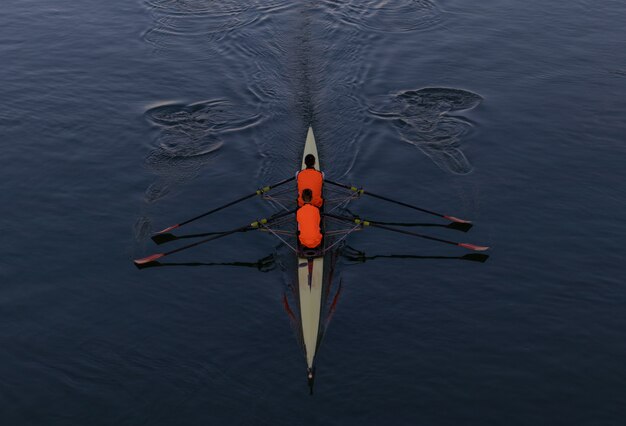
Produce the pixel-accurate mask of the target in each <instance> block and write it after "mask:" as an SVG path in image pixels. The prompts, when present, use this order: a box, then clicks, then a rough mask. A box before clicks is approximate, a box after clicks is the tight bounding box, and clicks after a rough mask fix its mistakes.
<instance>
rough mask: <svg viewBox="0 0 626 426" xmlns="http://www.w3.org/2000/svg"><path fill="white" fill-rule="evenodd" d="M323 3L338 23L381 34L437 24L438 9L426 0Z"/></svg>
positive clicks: (439, 11)
mask: <svg viewBox="0 0 626 426" xmlns="http://www.w3.org/2000/svg"><path fill="white" fill-rule="evenodd" d="M323 4H324V5H325V6H326V8H328V9H329V10H331V11H332V13H333V15H334V16H335V17H336V18H337V19H339V20H340V21H341V22H342V23H344V24H348V25H353V26H356V27H358V28H359V29H362V30H370V31H379V32H385V33H402V32H409V31H422V30H426V29H429V28H431V27H433V26H436V25H438V24H439V23H440V22H441V20H442V18H441V15H442V12H441V10H440V9H439V7H438V6H437V4H436V3H434V2H432V1H430V0H400V1H391V0H367V1H360V0H353V1H348V2H345V1H337V0H326V1H324V2H323Z"/></svg>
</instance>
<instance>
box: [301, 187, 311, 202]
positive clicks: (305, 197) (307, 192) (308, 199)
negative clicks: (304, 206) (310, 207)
mask: <svg viewBox="0 0 626 426" xmlns="http://www.w3.org/2000/svg"><path fill="white" fill-rule="evenodd" d="M312 199H313V191H311V190H310V189H308V188H307V189H305V190H303V191H302V201H304V202H305V203H310V202H311V200H312Z"/></svg>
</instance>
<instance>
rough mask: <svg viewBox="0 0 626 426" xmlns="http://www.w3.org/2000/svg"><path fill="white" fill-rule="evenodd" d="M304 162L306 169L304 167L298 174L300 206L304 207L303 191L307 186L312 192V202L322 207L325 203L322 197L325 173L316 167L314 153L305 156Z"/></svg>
mask: <svg viewBox="0 0 626 426" xmlns="http://www.w3.org/2000/svg"><path fill="white" fill-rule="evenodd" d="M304 164H305V165H306V169H302V170H300V171H299V172H298V173H297V174H296V178H297V179H298V206H300V207H302V206H303V205H304V200H303V199H302V193H303V191H304V189H305V188H308V189H310V190H311V192H312V197H311V204H313V205H314V206H315V207H318V208H319V207H322V204H323V203H324V199H323V198H322V185H323V184H324V174H323V173H322V172H320V171H319V170H316V169H315V156H314V155H313V154H308V155H307V156H306V157H304Z"/></svg>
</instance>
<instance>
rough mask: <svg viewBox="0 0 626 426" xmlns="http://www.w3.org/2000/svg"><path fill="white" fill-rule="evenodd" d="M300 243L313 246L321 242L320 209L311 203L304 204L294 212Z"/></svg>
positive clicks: (309, 246)
mask: <svg viewBox="0 0 626 426" xmlns="http://www.w3.org/2000/svg"><path fill="white" fill-rule="evenodd" d="M296 220H297V221H298V230H299V231H300V235H299V236H298V238H299V239H300V244H302V245H303V246H305V247H308V248H315V247H317V246H319V245H320V243H321V242H322V233H321V232H320V210H319V209H318V208H317V207H315V206H314V205H311V204H305V205H303V206H302V207H300V208H299V209H298V212H297V213H296Z"/></svg>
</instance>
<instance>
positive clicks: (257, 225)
mask: <svg viewBox="0 0 626 426" xmlns="http://www.w3.org/2000/svg"><path fill="white" fill-rule="evenodd" d="M295 211H296V210H291V211H288V212H282V213H279V214H276V215H274V216H272V217H270V218H269V219H261V220H257V221H255V222H252V223H251V224H249V225H245V226H240V227H239V228H235V229H231V230H230V231H224V232H220V233H218V234H217V235H212V236H211V237H209V238H205V239H204V240H200V241H197V242H195V243H193V244H189V245H186V246H183V247H179V248H177V249H174V250H170V251H167V252H165V253H156V254H152V255H150V256H148V257H144V258H142V259H136V260H133V262H134V263H135V266H137V267H138V268H141V265H145V264H146V263H150V262H154V261H156V260H158V259H160V258H162V257H165V256H169V255H170V254H174V253H178V252H179V251H183V250H187V249H190V248H192V247H196V246H198V245H200V244H204V243H207V242H209V241H213V240H217V239H218V238H222V237H225V236H227V235H231V234H234V233H236V232H246V231H251V230H254V229H268V228H267V225H268V224H269V223H271V222H272V221H273V220H276V219H280V218H282V217H284V216H287V215H289V214H293V213H295ZM208 234H212V233H208Z"/></svg>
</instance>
